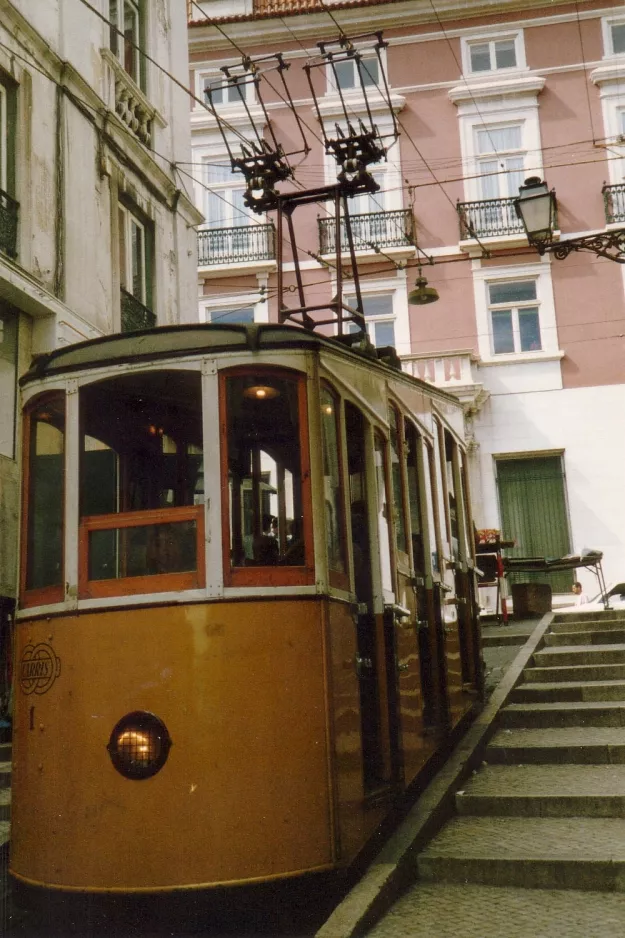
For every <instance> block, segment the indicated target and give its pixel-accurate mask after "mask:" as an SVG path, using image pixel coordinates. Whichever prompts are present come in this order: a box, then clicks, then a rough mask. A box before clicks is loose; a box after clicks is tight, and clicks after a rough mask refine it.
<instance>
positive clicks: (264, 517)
mask: <svg viewBox="0 0 625 938" xmlns="http://www.w3.org/2000/svg"><path fill="white" fill-rule="evenodd" d="M224 384H225V388H224V398H225V411H226V426H227V430H226V457H225V458H226V461H227V464H226V466H225V468H224V476H225V478H226V479H227V495H226V499H227V501H226V503H225V505H224V507H225V508H226V509H227V515H226V517H225V518H224V521H225V524H224V550H225V554H226V571H225V572H226V576H227V577H228V575H229V576H230V579H231V582H232V583H235V584H237V583H240V584H244V583H253V582H255V583H263V582H265V581H267V582H269V581H270V582H271V583H282V582H284V583H287V582H291V580H293V577H291V576H289V572H288V570H289V568H290V569H291V570H293V569H294V568H304V567H305V566H306V553H307V550H306V538H305V534H306V530H305V526H306V514H307V511H306V510H305V504H306V501H307V497H305V493H304V481H303V479H304V475H306V477H307V475H308V473H307V472H306V473H304V471H303V461H302V456H303V451H302V442H301V440H302V437H303V432H302V429H303V428H302V414H303V410H302V407H303V400H304V397H303V379H301V378H299V377H297V376H291V375H289V374H285V373H284V372H280V373H277V372H272V373H269V372H259V373H255V374H250V373H249V372H246V373H245V374H233V375H227V376H225V378H224ZM250 568H251V569H250ZM263 571H265V572H263ZM267 571H273V573H272V575H270V576H269V575H268V573H267ZM248 574H249V575H248ZM294 577H295V579H294V582H301V581H302V574H301V572H300V574H298V573H297V571H295V573H294Z"/></svg>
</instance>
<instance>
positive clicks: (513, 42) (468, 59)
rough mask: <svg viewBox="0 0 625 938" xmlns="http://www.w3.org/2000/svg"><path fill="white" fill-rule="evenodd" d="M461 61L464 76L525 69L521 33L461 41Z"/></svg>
mask: <svg viewBox="0 0 625 938" xmlns="http://www.w3.org/2000/svg"><path fill="white" fill-rule="evenodd" d="M462 60H463V70H464V74H465V75H478V76H479V75H483V74H484V73H486V72H499V71H505V70H506V69H520V68H525V67H526V63H525V49H524V44H523V33H522V32H521V31H519V32H515V33H503V34H501V33H500V34H499V35H496V36H493V35H492V34H491V35H490V36H485V37H484V38H477V37H473V38H472V39H463V40H462Z"/></svg>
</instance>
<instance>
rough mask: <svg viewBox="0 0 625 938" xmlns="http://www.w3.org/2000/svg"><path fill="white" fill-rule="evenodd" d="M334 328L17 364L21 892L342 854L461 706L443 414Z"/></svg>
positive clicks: (248, 871) (178, 338) (454, 477)
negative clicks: (20, 408)
mask: <svg viewBox="0 0 625 938" xmlns="http://www.w3.org/2000/svg"><path fill="white" fill-rule="evenodd" d="M350 338H351V339H353V337H350V336H346V337H344V339H343V340H340V339H332V338H325V337H323V336H320V335H315V334H312V333H309V332H306V331H305V330H302V329H296V328H293V327H292V326H276V325H261V326H243V325H211V326H178V327H165V328H160V329H158V330H153V331H148V332H144V333H141V334H127V335H116V336H113V337H109V338H103V339H97V340H95V341H90V342H85V343H82V344H80V345H75V346H70V347H67V348H63V349H60V350H58V351H55V352H52V353H51V354H49V355H46V356H42V357H40V358H39V359H37V360H36V361H35V363H34V365H33V367H32V368H31V370H30V372H29V373H28V374H27V375H26V376H25V378H24V379H23V382H22V392H23V400H24V495H23V506H24V510H23V525H22V539H21V540H22V560H21V571H22V572H21V593H20V608H19V612H18V615H17V624H16V640H15V646H16V647H15V661H16V683H15V720H14V743H13V753H14V768H13V779H14V782H13V785H14V794H13V814H12V845H11V871H12V874H13V876H14V877H16V878H17V879H18V880H19V881H21V882H23V883H27V884H32V885H37V886H43V887H46V888H49V889H54V890H66V891H81V892H120V893H142V892H146V893H147V892H168V891H172V890H178V889H188V888H207V887H214V886H219V885H226V884H243V883H252V882H261V881H269V880H275V879H280V878H286V877H293V876H297V875H300V874H303V873H306V872H312V871H318V870H328V869H332V868H339V867H342V866H345V865H347V864H349V863H350V862H351V861H353V859H354V858H355V857H356V855H357V854H358V853H359V851H361V849H362V848H363V846H364V845H365V844H366V843H367V841H369V840H370V838H371V836H372V835H373V833H374V832H375V830H376V829H377V828H378V827H379V825H380V824H381V822H382V821H383V820H384V818H385V816H386V815H387V814H388V812H389V811H390V809H391V807H392V805H393V803H394V802H396V800H397V797H398V795H399V794H401V792H402V791H403V790H404V789H405V788H406V786H408V785H409V784H410V783H411V782H413V780H414V779H415V778H416V777H417V776H418V775H419V773H420V772H421V771H422V770H423V769H424V767H425V766H426V764H427V763H428V761H429V760H430V759H431V757H432V756H433V755H434V754H435V753H436V752H437V751H438V750H439V749H440V747H441V746H442V745H444V744H445V740H448V739H449V734H450V732H452V730H453V728H454V727H456V726H457V725H458V724H459V723H460V721H461V720H462V719H463V717H465V716H466V715H467V714H468V713H469V711H470V710H471V708H472V707H473V706H474V705H475V701H476V698H477V697H479V694H480V691H481V688H480V682H481V670H480V652H479V637H478V627H477V618H476V615H475V608H476V607H475V599H474V555H473V537H472V524H471V520H470V506H469V493H468V486H467V463H466V452H465V444H464V442H463V419H462V408H461V405H460V404H459V402H458V401H457V400H456V399H454V398H452V397H451V396H450V395H447V394H445V393H444V392H441V391H439V390H437V389H435V388H433V387H430V386H428V385H426V384H425V383H423V382H420V381H418V380H416V379H414V378H412V377H411V376H409V375H407V374H405V373H403V372H402V371H401V370H400V369H399V368H398V367H396V366H395V367H394V366H393V365H392V364H388V363H385V362H384V361H382V360H380V358H379V357H376V354H375V350H372V349H371V348H369V349H368V350H365V351H364V352H363V351H357V350H355V349H354V348H352V347H350V345H349V340H350Z"/></svg>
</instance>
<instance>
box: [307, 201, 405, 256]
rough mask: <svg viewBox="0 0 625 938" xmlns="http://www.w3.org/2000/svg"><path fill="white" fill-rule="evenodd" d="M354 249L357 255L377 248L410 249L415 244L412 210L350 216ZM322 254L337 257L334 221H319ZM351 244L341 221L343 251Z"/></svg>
mask: <svg viewBox="0 0 625 938" xmlns="http://www.w3.org/2000/svg"><path fill="white" fill-rule="evenodd" d="M349 220H350V221H351V225H352V235H353V238H354V247H355V248H356V250H357V251H375V250H376V248H382V249H384V248H397V247H409V246H410V245H413V244H414V219H413V215H412V212H411V211H410V209H407V208H406V209H404V208H402V209H398V210H396V211H394V212H366V213H365V214H363V215H350V216H349ZM317 221H318V223H319V250H320V253H321V254H336V224H335V220H334V219H333V218H319V219H317ZM348 250H349V243H348V241H347V234H346V232H345V223H344V222H343V221H341V251H345V252H347V251H348Z"/></svg>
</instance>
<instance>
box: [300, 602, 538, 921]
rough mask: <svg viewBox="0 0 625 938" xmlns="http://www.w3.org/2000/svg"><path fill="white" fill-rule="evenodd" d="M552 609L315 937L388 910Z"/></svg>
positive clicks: (475, 761) (442, 818)
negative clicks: (441, 765)
mask: <svg viewBox="0 0 625 938" xmlns="http://www.w3.org/2000/svg"><path fill="white" fill-rule="evenodd" d="M554 615H555V613H554V612H548V613H546V614H545V615H544V616H543V617H542V619H541V620H540V621H539V623H538V625H537V626H536V628H535V629H534V631H533V632H532V634H531V635H530V637H529V638H528V639H527V641H526V642H525V644H524V645H523V647H522V649H521V651H520V652H519V654H518V655H517V657H516V658H515V659H514V661H513V662H512V664H511V665H510V667H509V668H508V670H507V671H506V673H505V674H504V676H503V678H502V680H501V681H500V682H499V684H498V685H497V687H496V688H495V690H494V691H493V693H492V694H491V697H490V699H489V701H488V703H487V704H486V706H485V707H484V709H483V710H482V712H481V713H480V714H478V716H477V717H476V718H475V720H474V721H473V723H472V724H471V726H470V727H469V729H468V730H467V732H466V733H465V734H464V736H463V737H462V739H461V740H460V742H459V743H458V745H457V746H456V748H455V749H454V750H453V751H452V753H451V755H450V757H449V759H448V760H447V762H446V763H445V764H444V766H443V767H442V769H441V770H440V771H439V772H438V773H437V774H436V776H435V777H434V778H433V780H432V781H431V782H430V784H429V785H428V786H427V788H426V789H425V791H424V792H423V793H422V794H421V795H420V796H419V798H418V800H417V802H416V803H415V805H414V806H413V807H412V808H411V810H410V811H409V813H408V814H407V816H406V817H405V818H404V820H403V821H402V822H401V824H400V825H399V827H398V828H397V829H396V830H395V831H394V833H393V834H392V835H391V837H390V838H389V840H388V841H387V843H386V844H385V845H384V847H383V848H382V850H381V851H380V853H379V854H378V856H377V857H376V858H375V860H374V861H373V862H372V863H371V864H370V865H369V867H368V868H367V869H366V870H365V872H364V875H363V876H362V878H361V879H360V880H359V882H358V883H357V884H356V885H355V886H354V887H353V889H351V890H350V892H349V893H348V894H347V895H346V896H345V898H344V899H343V901H342V902H340V903H339V905H338V906H337V907H336V909H335V910H334V911H333V913H332V915H331V916H330V917H329V918H328V919H327V921H326V922H325V923H324V924H323V925H322V926H321V928H320V929H319V931H318V932H317V933H316V936H315V938H357V936H359V935H363V934H364V933H365V932H366V931H368V930H369V929H370V928H372V927H373V925H374V924H375V923H376V922H377V921H378V920H379V919H380V918H381V916H382V915H383V914H384V913H385V912H387V911H388V909H389V908H390V906H391V905H392V904H393V902H394V901H395V899H396V898H397V897H398V896H399V894H400V892H401V891H402V889H403V888H405V886H407V885H408V884H409V883H411V882H414V881H415V879H417V878H418V873H417V863H416V860H417V855H418V854H419V852H420V851H421V850H422V849H423V848H424V846H425V845H426V843H428V841H430V840H431V839H432V838H433V837H434V835H435V834H436V833H437V832H438V831H439V830H440V828H441V827H442V826H443V824H444V823H445V822H446V820H447V819H448V818H449V817H450V816H451V815H452V814H453V812H454V796H455V794H456V791H457V790H458V789H459V788H461V787H462V785H463V784H464V782H465V781H466V779H467V778H468V777H469V775H470V774H471V773H472V772H473V771H474V770H475V769H476V768H477V767H478V766H479V765H480V763H481V762H482V759H483V754H484V751H485V749H486V746H487V744H488V742H489V740H490V738H491V737H492V735H493V733H494V731H495V725H494V724H495V719H496V717H497V714H498V712H499V710H500V709H501V707H502V706H504V704H505V703H506V702H507V700H508V697H509V696H510V694H511V693H512V691H513V689H514V687H515V685H516V684H517V683H518V681H519V679H520V677H521V674H522V672H523V669H524V668H525V666H526V665H527V663H528V661H529V659H530V658H531V656H532V655H533V653H534V652H535V651H536V649H537V648H538V646H539V645H540V643H541V641H542V638H543V635H544V634H545V632H546V631H547V629H548V628H549V626H550V625H551V622H552V621H553V618H554Z"/></svg>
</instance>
